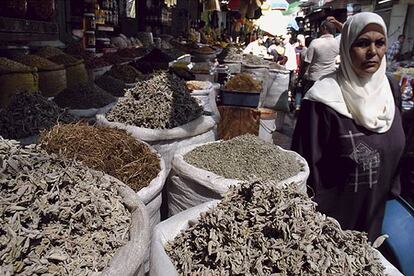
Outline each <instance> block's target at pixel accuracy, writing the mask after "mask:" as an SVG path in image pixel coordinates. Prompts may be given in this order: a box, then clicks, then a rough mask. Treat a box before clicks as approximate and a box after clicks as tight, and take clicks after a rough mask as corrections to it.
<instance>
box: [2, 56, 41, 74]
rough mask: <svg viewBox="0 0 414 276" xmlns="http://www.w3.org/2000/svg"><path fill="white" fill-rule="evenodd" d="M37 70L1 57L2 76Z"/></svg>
mask: <svg viewBox="0 0 414 276" xmlns="http://www.w3.org/2000/svg"><path fill="white" fill-rule="evenodd" d="M35 70H36V69H35V68H33V67H30V66H26V65H24V64H21V63H19V62H16V61H13V60H11V59H8V58H4V57H0V75H2V74H8V73H14V72H33V71H35Z"/></svg>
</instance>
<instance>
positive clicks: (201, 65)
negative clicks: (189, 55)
mask: <svg viewBox="0 0 414 276" xmlns="http://www.w3.org/2000/svg"><path fill="white" fill-rule="evenodd" d="M212 67H213V64H212V63H211V62H197V63H195V64H194V66H193V68H191V72H192V73H196V74H209V73H210V71H211V69H212Z"/></svg>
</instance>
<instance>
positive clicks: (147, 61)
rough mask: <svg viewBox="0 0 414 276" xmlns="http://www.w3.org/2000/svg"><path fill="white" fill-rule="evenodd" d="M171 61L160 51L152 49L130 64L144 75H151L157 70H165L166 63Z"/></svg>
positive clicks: (166, 67) (171, 59)
mask: <svg viewBox="0 0 414 276" xmlns="http://www.w3.org/2000/svg"><path fill="white" fill-rule="evenodd" d="M173 60H174V59H173V58H171V57H170V56H169V55H167V54H165V53H164V52H162V51H161V50H160V49H158V48H154V49H153V50H152V51H151V52H150V53H148V54H147V55H145V56H144V57H142V58H140V59H139V60H137V61H135V62H134V63H132V65H133V66H134V67H135V68H137V69H138V70H139V71H141V72H143V73H145V74H151V73H153V72H155V71H158V70H167V69H168V63H169V62H171V61H173Z"/></svg>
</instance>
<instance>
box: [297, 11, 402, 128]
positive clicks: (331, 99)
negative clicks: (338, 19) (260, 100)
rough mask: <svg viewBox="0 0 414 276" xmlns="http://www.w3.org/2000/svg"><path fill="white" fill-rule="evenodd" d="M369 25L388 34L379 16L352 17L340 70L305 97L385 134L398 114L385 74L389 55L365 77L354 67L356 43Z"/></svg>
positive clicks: (342, 47) (343, 38)
mask: <svg viewBox="0 0 414 276" xmlns="http://www.w3.org/2000/svg"><path fill="white" fill-rule="evenodd" d="M368 24H378V25H380V26H381V27H382V28H383V30H384V35H385V37H387V28H386V26H385V23H384V21H383V20H382V18H381V17H380V16H379V15H377V14H375V13H370V12H362V13H358V14H356V15H354V16H352V17H350V18H349V19H348V20H347V22H346V23H345V25H344V27H343V29H342V33H341V44H340V55H341V65H340V67H339V69H338V70H337V71H336V72H335V73H333V74H331V75H328V76H326V77H325V78H323V79H321V80H320V81H318V82H316V83H315V85H314V86H312V88H311V89H310V90H309V91H308V92H307V94H306V96H305V99H308V100H311V101H317V102H321V103H323V104H326V105H328V106H329V107H331V108H333V109H334V110H335V111H337V112H338V113H340V114H342V115H344V116H346V117H348V118H351V119H353V120H354V121H355V122H356V123H357V124H358V125H360V126H363V127H365V128H367V129H369V130H371V131H373V132H377V133H384V132H386V131H387V130H388V129H390V127H391V125H392V122H393V120H394V113H395V104H394V97H393V95H392V90H391V87H390V83H389V81H388V79H387V76H386V75H385V69H386V59H385V55H384V57H383V59H382V61H381V65H380V68H379V69H378V70H377V72H375V73H374V74H373V75H372V76H371V77H370V78H368V79H362V78H360V77H359V76H358V75H356V73H355V72H354V70H353V69H352V61H351V57H350V54H349V50H350V49H351V45H352V43H354V41H355V40H356V39H357V38H358V36H359V34H360V33H361V31H362V30H363V29H364V28H365V27H366V26H367V25H368Z"/></svg>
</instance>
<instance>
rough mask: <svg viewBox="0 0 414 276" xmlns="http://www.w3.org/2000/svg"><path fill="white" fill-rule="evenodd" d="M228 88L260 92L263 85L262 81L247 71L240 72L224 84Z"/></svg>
mask: <svg viewBox="0 0 414 276" xmlns="http://www.w3.org/2000/svg"><path fill="white" fill-rule="evenodd" d="M224 88H225V89H226V90H231V91H242V92H260V91H261V90H262V85H261V83H260V81H257V80H255V79H253V77H252V76H251V75H249V74H246V73H240V74H237V75H235V76H234V77H232V78H231V79H230V80H229V81H228V82H227V83H226V85H225V86H224Z"/></svg>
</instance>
